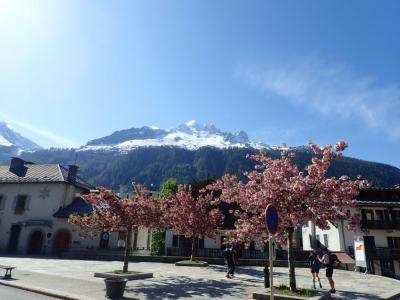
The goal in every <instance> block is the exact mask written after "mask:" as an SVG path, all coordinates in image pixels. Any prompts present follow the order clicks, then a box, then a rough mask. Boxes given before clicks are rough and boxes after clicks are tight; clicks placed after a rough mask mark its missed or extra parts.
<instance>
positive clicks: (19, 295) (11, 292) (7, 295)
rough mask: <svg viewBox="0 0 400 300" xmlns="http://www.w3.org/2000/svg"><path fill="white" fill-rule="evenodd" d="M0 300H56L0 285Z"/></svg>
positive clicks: (55, 299)
mask: <svg viewBox="0 0 400 300" xmlns="http://www.w3.org/2000/svg"><path fill="white" fill-rule="evenodd" d="M0 299H1V300H57V298H52V297H47V296H44V295H40V294H36V293H32V292H28V291H24V290H20V289H16V288H12V287H9V286H5V285H0Z"/></svg>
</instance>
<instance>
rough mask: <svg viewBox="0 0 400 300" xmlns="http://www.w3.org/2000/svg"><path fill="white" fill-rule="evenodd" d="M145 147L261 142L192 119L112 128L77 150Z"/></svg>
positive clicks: (188, 146)
mask: <svg viewBox="0 0 400 300" xmlns="http://www.w3.org/2000/svg"><path fill="white" fill-rule="evenodd" d="M146 146H177V147H182V148H186V149H191V150H196V149H199V148H200V147H204V146H214V147H217V148H229V147H241V148H243V147H253V148H260V147H262V146H263V145H261V144H257V143H253V142H250V140H249V137H248V136H247V133H246V132H244V131H239V132H237V133H230V132H223V131H221V130H219V129H218V128H216V127H215V126H214V125H212V124H200V123H198V122H196V121H194V120H192V121H189V122H187V123H185V124H181V125H179V126H177V127H176V128H171V129H160V128H157V127H148V126H144V127H141V128H131V129H125V130H120V131H116V132H114V133H113V134H111V135H108V136H105V137H102V138H99V139H95V140H92V141H89V142H88V143H87V144H86V146H83V147H81V148H80V150H81V151H85V150H92V151H123V152H125V151H129V150H131V149H135V148H138V147H146Z"/></svg>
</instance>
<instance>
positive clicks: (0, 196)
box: [0, 195, 6, 210]
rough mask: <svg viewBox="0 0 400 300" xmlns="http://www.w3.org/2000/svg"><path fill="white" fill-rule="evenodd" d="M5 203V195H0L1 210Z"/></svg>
mask: <svg viewBox="0 0 400 300" xmlns="http://www.w3.org/2000/svg"><path fill="white" fill-rule="evenodd" d="M5 205H6V196H4V195H0V210H3V209H4V207H5Z"/></svg>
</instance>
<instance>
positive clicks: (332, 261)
mask: <svg viewBox="0 0 400 300" xmlns="http://www.w3.org/2000/svg"><path fill="white" fill-rule="evenodd" d="M341 263H342V262H341V261H340V260H339V259H338V257H337V255H336V254H334V253H331V254H329V264H331V265H332V266H333V267H334V268H337V267H339V266H340V264H341Z"/></svg>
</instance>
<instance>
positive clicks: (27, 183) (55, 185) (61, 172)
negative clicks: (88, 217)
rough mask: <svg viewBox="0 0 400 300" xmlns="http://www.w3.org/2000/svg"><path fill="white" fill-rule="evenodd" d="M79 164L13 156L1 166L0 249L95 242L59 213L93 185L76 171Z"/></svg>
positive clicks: (36, 250) (39, 251) (42, 251)
mask: <svg viewBox="0 0 400 300" xmlns="http://www.w3.org/2000/svg"><path fill="white" fill-rule="evenodd" d="M77 172H78V167H77V166H75V165H70V166H69V168H64V167H63V166H61V165H58V164H34V163H31V162H27V161H24V160H22V159H20V158H12V160H11V164H10V165H1V166H0V252H1V253H7V254H11V255H13V254H26V255H60V254H61V253H62V252H64V251H67V250H68V249H70V248H71V247H72V246H74V245H75V246H77V245H81V244H82V242H83V241H84V242H83V243H84V244H85V246H90V245H94V243H95V241H93V240H90V239H83V238H82V237H81V234H80V230H79V228H77V227H76V226H73V225H71V224H69V223H68V222H67V219H66V218H63V217H59V216H57V213H58V212H59V211H60V210H62V209H63V208H65V207H68V206H70V205H71V204H72V203H75V204H76V203H80V204H82V202H83V203H84V205H86V207H85V209H86V210H87V209H90V207H89V208H88V207H87V206H88V205H87V204H86V203H85V202H84V201H83V199H82V198H80V197H79V196H80V195H82V194H87V193H89V191H90V189H92V188H93V187H92V186H91V185H90V184H88V183H87V182H85V181H84V180H82V179H81V178H79V177H78V176H77Z"/></svg>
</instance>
